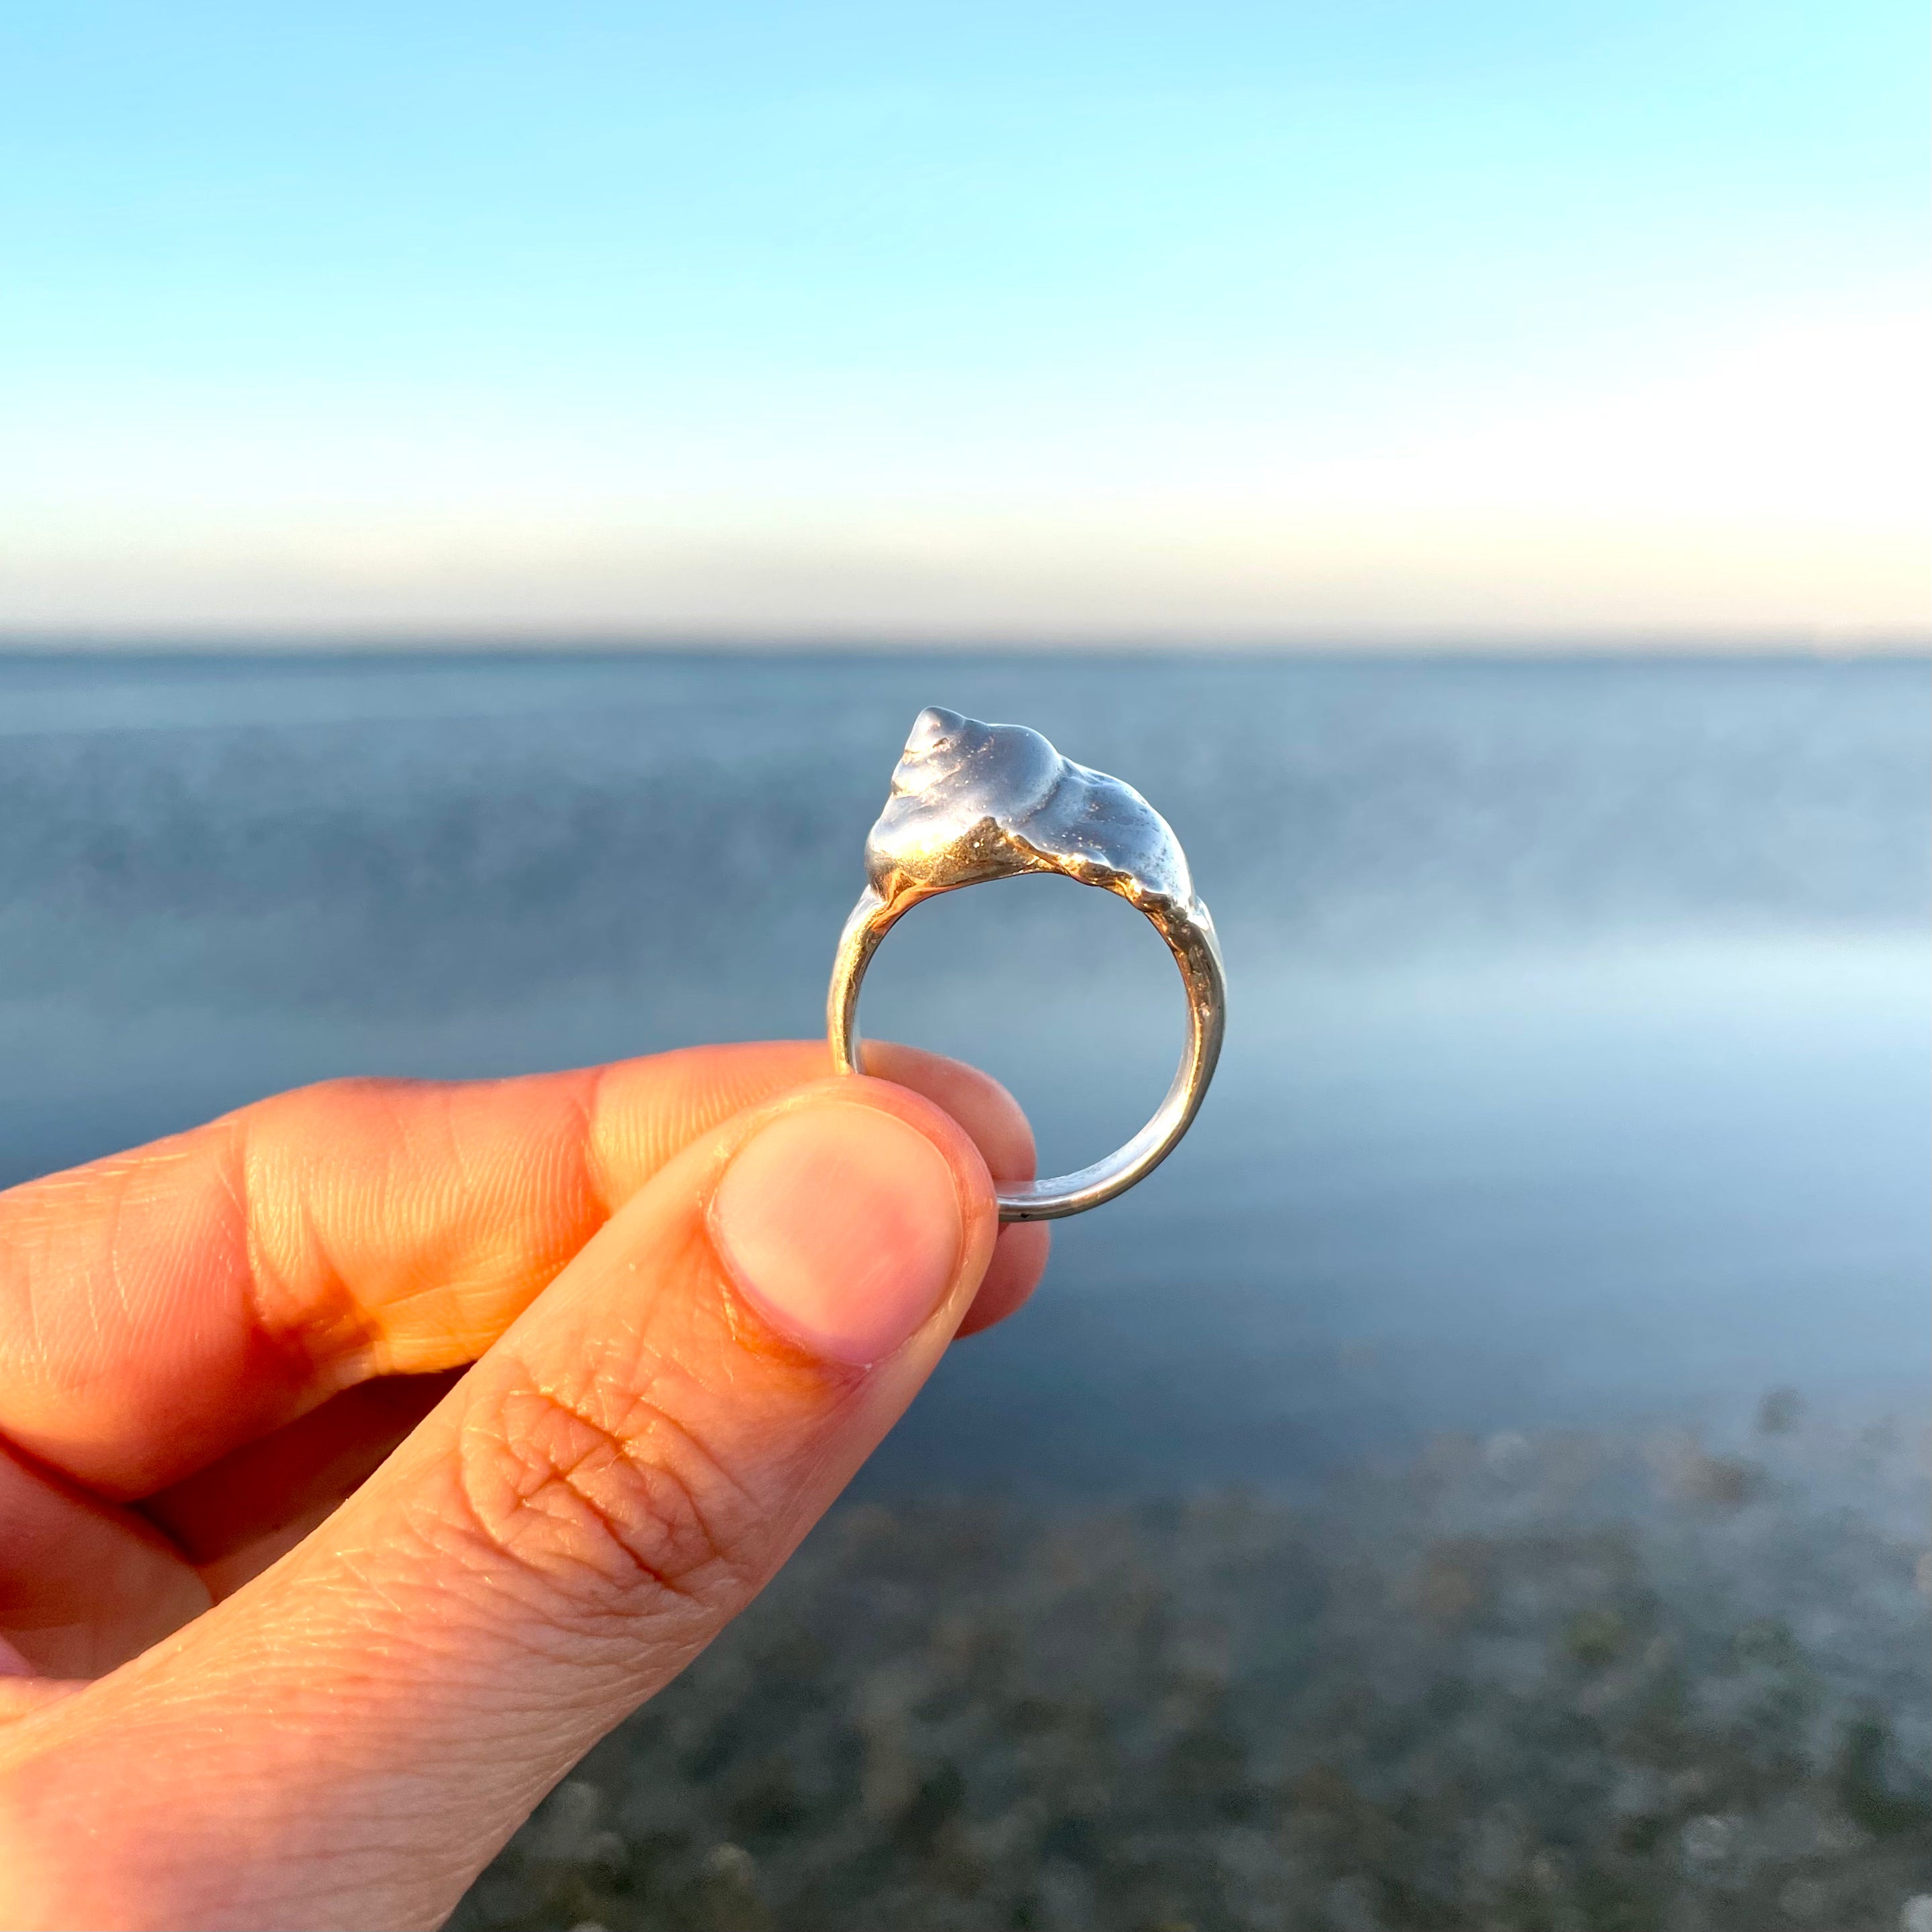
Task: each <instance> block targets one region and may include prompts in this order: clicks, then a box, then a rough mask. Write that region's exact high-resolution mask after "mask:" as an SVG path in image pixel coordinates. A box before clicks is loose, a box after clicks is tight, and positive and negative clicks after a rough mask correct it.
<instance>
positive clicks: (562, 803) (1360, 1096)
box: [0, 654, 1932, 1494]
mask: <svg viewBox="0 0 1932 1932" xmlns="http://www.w3.org/2000/svg"><path fill="white" fill-rule="evenodd" d="M1928 700H1932V681H1929V680H1928V675H1927V666H1926V665H1925V664H1923V663H1922V662H1911V661H1906V662H1901V661H1709V660H1705V661H1674V662H1660V661H1502V660H1481V659H1475V658H1471V659H1466V660H1446V659H1430V660H1413V661H1395V660H1381V661H1355V662H1346V661H1322V660H1310V659H1268V658H1256V657H1231V658H1216V657H1202V656H1186V657H1183V656H1178V655H1176V656H1165V657H1162V656H1154V657H1148V656H1136V657H1132V658H1119V657H1098V656H1078V657H1071V656H1052V657H1044V658H1036V659H1028V658H1024V657H1020V656H1003V655H992V656H976V657H970V658H968V657H959V658H952V657H943V656H935V655H923V654H922V655H916V656H914V655H864V656H844V657H832V656H799V655H782V656H781V655H772V656H745V655H719V656H674V655H673V656H581V657H572V656H545V657H535V656H460V655H438V656H434V657H425V656H409V657H404V656H398V657H380V656H369V655H344V656H338V657H323V656H308V655H305V656H287V655H260V656H254V657H236V656H224V657H181V658H161V657H143V658H117V657H96V656H78V655H77V656H74V657H68V658H58V657H19V658H10V659H0V1092H3V1093H4V1094H5V1097H6V1105H5V1109H4V1112H0V1184H10V1183H12V1182H13V1181H18V1180H20V1179H23V1178H26V1177H27V1176H28V1175H33V1174H36V1173H39V1172H45V1171H47V1170H49V1169H53V1168H56V1167H58V1166H65V1165H67V1164H68V1163H73V1162H75V1161H77V1160H83V1159H86V1158H88V1157H92V1156H94V1155H96V1154H103V1153H105V1152H107V1151H111V1150H113V1149H115V1148H121V1147H123V1146H126V1145H130V1144H132V1143H134V1142H139V1141H140V1140H142V1139H148V1138H150V1137H151V1136H154V1135H157V1134H160V1133H165V1132H167V1131H169V1130H172V1129H174V1128H175V1127H181V1126H184V1125H187V1124H190V1123H191V1122H193V1121H197V1120H200V1119H202V1118H206V1117H208V1115H211V1114H213V1113H214V1112H217V1111H219V1110H220V1109H225V1108H227V1107H229V1106H234V1105H236V1104H237V1103H240V1102H242V1101H245V1100H248V1099H251V1098H252V1097H255V1096H257V1095H259V1094H263V1093H266V1092H268V1091H272V1090H273V1089H275V1088H281V1087H284V1086H287V1085H291V1084H293V1083H295V1082H302V1081H307V1080H313V1079H321V1078H323V1077H326V1076H330V1075H334V1074H340V1073H407V1074H424V1075H439V1076H462V1075H483V1074H497V1073H511V1072H515V1071H519V1070H527V1069H533V1068H539V1067H553V1066H558V1065H563V1064H574V1063H577V1062H583V1061H593V1060H599V1059H603V1058H610V1057H613V1056H617V1055H628V1054H634V1053H643V1052H651V1051H652V1050H654V1049H659V1048H663V1047H668V1046H676V1045H679V1044H682V1043H688V1042H693V1041H697V1040H709V1039H720V1038H739V1037H755V1036H760V1035H769V1034H816V1033H817V1032H818V1031H820V1027H821V1025H822V1020H821V1008H822V1002H823V997H824V989H825V982H826V974H827V971H828V970H829V964H830V959H831V953H832V942H833V939H834V937H835V934H836V932H837V931H838V926H839V924H840V922H841V919H843V917H844V913H845V912H846V910H847V907H848V906H849V904H850V901H851V900H852V898H853V895H854V894H855V893H856V890H857V889H858V886H859V883H860V873H859V848H860V845H861V843H862V839H863V838H864V835H865V830H866V828H867V826H868V825H869V823H870V822H871V819H872V817H873V816H874V814H875V813H876V811H877V808H878V806H879V805H880V802H881V800H882V799H883V794H884V790H885V786H886V778H887V776H888V774H889V772H890V769H891V767H892V763H893V760H894V758H895V755H896V753H897V751H898V745H899V743H900V742H901V739H902V737H903V736H904V732H905V730H906V727H907V725H908V724H910V721H911V719H912V717H913V714H914V712H916V710H917V709H918V708H919V706H921V705H922V704H924V703H934V702H936V703H944V704H947V705H950V706H954V707H956V708H958V709H963V710H965V711H968V712H972V713H974V714H976V715H980V716H983V717H989V718H1001V719H1008V720H1013V721H1019V722H1022V723H1026V724H1032V725H1034V726H1036V727H1038V728H1040V729H1041V730H1044V731H1045V732H1046V733H1048V734H1049V736H1051V737H1052V738H1053V739H1055V742H1057V743H1058V745H1060V746H1061V748H1062V749H1063V750H1064V751H1067V753H1068V754H1070V756H1073V757H1076V758H1078V759H1079V760H1082V761H1083V762H1085V763H1090V764H1093V765H1097V766H1100V767H1101V768H1103V769H1106V770H1109V771H1112V772H1117V773H1118V774H1120V775H1121V776H1123V777H1125V778H1127V779H1129V780H1130V781H1132V782H1133V783H1134V784H1136V785H1138V786H1139V787H1140V788H1141V789H1142V790H1144V791H1145V793H1147V794H1148V796H1149V797H1150V798H1151V799H1153V800H1154V802H1155V803H1156V804H1157V805H1158V806H1159V807H1160V809H1161V810H1162V811H1163V812H1164V813H1165V814H1166V816H1167V817H1169V819H1170V820H1171V821H1172V823H1173V824H1174V825H1175V828H1176V829H1177V830H1178V832H1179V833H1180V835H1181V838H1182V839H1183V841H1184V843H1185V844H1186V845H1187V849H1188V851H1189V853H1190V856H1191V857H1192V859H1193V862H1194V866H1195V870H1196V877H1197V880H1198V881H1199V884H1200V886H1201V887H1202V891H1203V893H1204V895H1205V897H1206V898H1207V899H1208V902H1209V903H1210V904H1211V906H1212V907H1214V911H1215V914H1216V917H1217V921H1218V922H1219V924H1220V929H1221V932H1222V935H1223V939H1224V941H1225V944H1226V952H1227V957H1228V962H1229V972H1230V976H1231V980H1232V988H1233V1003H1234V1004H1233V1008H1232V1023H1231V1027H1230V1031H1229V1040H1228V1046H1227V1050H1226V1055H1225V1056H1224V1058H1223V1063H1222V1071H1221V1073H1220V1076H1219V1079H1218V1080H1217V1085H1216V1087H1215V1089H1214V1093H1213V1094H1212V1096H1211V1099H1210V1101H1209V1103H1208V1107H1207V1109H1206V1111H1205V1113H1204V1114H1203V1115H1202V1118H1201V1120H1200V1121H1199V1124H1198V1125H1197V1127H1196V1129H1195V1130H1194V1132H1193V1134H1192V1135H1191V1136H1190V1138H1189V1139H1188V1141H1187V1143H1186V1144H1185V1145H1184V1147H1183V1148H1182V1149H1181V1151H1180V1152H1179V1153H1178V1154H1177V1155H1176V1156H1175V1157H1174V1159H1173V1160H1172V1161H1171V1162H1170V1163H1169V1164H1168V1165H1167V1166H1166V1167H1165V1168H1164V1169H1162V1171H1161V1172H1160V1173H1159V1174H1158V1175H1156V1176H1155V1177H1154V1178H1153V1179H1152V1180H1151V1181H1149V1182H1148V1183H1147V1184H1145V1186H1143V1187H1142V1188H1140V1189H1139V1190H1137V1191H1136V1193H1133V1194H1132V1195H1130V1196H1128V1197H1127V1198H1126V1199H1124V1200H1123V1201H1122V1202H1119V1203H1118V1204H1116V1205H1114V1206H1112V1207H1110V1208H1108V1209H1107V1210H1106V1211H1105V1212H1103V1213H1101V1214H1095V1215H1093V1216H1090V1217H1083V1218H1082V1219H1080V1220H1076V1221H1073V1222H1071V1223H1063V1224H1061V1226H1060V1228H1059V1229H1058V1232H1057V1234H1056V1251H1055V1261H1054V1265H1053V1268H1052V1273H1051V1274H1050V1276H1049V1280H1048V1282H1047V1283H1046V1287H1045V1288H1044V1289H1043V1292H1042V1293H1041V1294H1040V1297H1039V1298H1038V1299H1037V1302H1036V1304H1035V1305H1034V1307H1033V1308H1032V1309H1031V1310H1029V1312H1028V1313H1027V1315H1026V1316H1025V1317H1024V1319H1021V1320H1019V1321H1016V1322H1013V1323H1012V1324H1011V1325H1009V1326H1008V1327H1007V1328H1005V1329H1003V1330H1002V1331H999V1332H998V1333H996V1334H993V1335H991V1336H989V1337H986V1338H984V1339H982V1340H977V1341H975V1342H974V1343H972V1344H971V1346H967V1347H964V1348H962V1349H959V1351H957V1352H956V1354H955V1355H954V1357H953V1359H952V1360H951V1361H949V1362H948V1363H947V1365H946V1367H945V1368H944V1370H943V1371H942V1373H941V1376H939V1378H938V1381H937V1382H935V1385H934V1386H933V1387H932V1389H931V1390H930V1391H929V1393H928V1394H927V1395H926V1397H924V1398H923V1399H922V1401H921V1403H920V1404H919V1406H918V1408H917V1409H916V1411H915V1412H914V1413H913V1416H912V1417H911V1418H910V1420H909V1421H908V1422H907V1424H906V1425H905V1426H904V1427H903V1428H902V1429H901V1430H900V1431H899V1432H898V1434H897V1435H896V1436H895V1437H894V1438H893V1439H892V1442H891V1443H890V1444H889V1445H888V1448H887V1449H886V1451H885V1453H884V1454H883V1457H881V1458H880V1461H879V1463H878V1464H877V1466H875V1468H874V1469H873V1471H872V1472H871V1473H870V1475H869V1476H868V1479H867V1480H868V1484H869V1485H870V1487H871V1490H872V1491H873V1493H875V1494H890V1493H895V1492H898V1493H904V1492H907V1491H929V1490H934V1489H949V1490H951V1489H969V1490H970V1489H983V1488H985V1487H988V1486H989V1485H990V1486H995V1487H1001V1486H1015V1485H1018V1486H1028V1485H1037V1486H1043V1487H1046V1488H1048V1489H1056V1490H1062V1491H1067V1492H1074V1493H1088V1494H1093V1493H1101V1492H1109V1493H1111V1492H1135V1491H1139V1492H1144V1493H1145V1492H1149V1491H1156V1490H1173V1489H1177V1488H1178V1489H1186V1488H1189V1487H1194V1486H1199V1485H1203V1484H1216V1483H1220V1482H1224V1481H1230V1480H1235V1479H1242V1480H1247V1481H1256V1480H1259V1481H1262V1482H1264V1483H1266V1482H1271V1481H1281V1480H1284V1479H1288V1478H1295V1477H1297V1476H1298V1475H1303V1474H1305V1473H1308V1472H1313V1471H1315V1470H1318V1469H1322V1468H1326V1467H1330V1466H1334V1465H1335V1464H1336V1463H1339V1462H1341V1461H1343V1460H1350V1459H1353V1458H1355V1457H1358V1456H1359V1455H1360V1454H1361V1453H1362V1452H1364V1451H1380V1450H1384V1449H1388V1450H1391V1451H1400V1450H1401V1449H1403V1448H1406V1447H1409V1446H1412V1445H1414V1444H1415V1443H1417V1442H1420V1441H1421V1439H1424V1437H1426V1436H1429V1435H1430V1434H1431V1433H1433V1432H1436V1431H1439V1430H1444V1429H1461V1430H1472V1431H1475V1432H1478V1433H1490V1432H1495V1431H1497V1430H1529V1431H1535V1430H1544V1429H1547V1428H1550V1427H1556V1426H1571V1425H1582V1426H1589V1427H1597V1426H1605V1427H1628V1426H1631V1425H1637V1426H1643V1425H1644V1424H1646V1423H1649V1422H1651V1421H1697V1422H1699V1423H1701V1424H1704V1425H1705V1426H1706V1427H1710V1428H1712V1429H1715V1430H1719V1431H1721V1430H1724V1428H1726V1427H1729V1426H1730V1424H1731V1423H1733V1422H1734V1421H1736V1419H1737V1418H1740V1417H1742V1416H1744V1415H1747V1414H1748V1412H1749V1410H1750V1409H1751V1406H1752V1405H1754V1403H1756V1401H1757V1398H1758V1397H1760V1395H1761V1394H1763V1391H1765V1390H1766V1388H1770V1387H1772V1386H1775V1385H1793V1386H1795V1387H1796V1388H1797V1389H1798V1390H1799V1391H1801V1392H1802V1394H1805V1396H1807V1397H1810V1398H1813V1399H1814V1400H1820V1401H1822V1402H1823V1403H1826V1405H1827V1406H1829V1407H1830V1409H1832V1412H1834V1413H1836V1414H1856V1413H1861V1412H1866V1411H1867V1410H1869V1411H1873V1412H1876V1411H1878V1410H1881V1409H1886V1408H1892V1409H1900V1408H1902V1409H1904V1410H1906V1411H1907V1412H1910V1413H1912V1414H1917V1413H1919V1412H1922V1410H1923V1409H1924V1406H1925V1401H1926V1395H1927V1340H1928V1322H1927V1298H1926V1292H1925V1290H1926V1283H1927V1276H1928V1268H1929V1267H1932V1232H1929V1231H1928V1215H1927V1202H1928V1174H1932V1161H1929V1160H1928V1155H1932V1080H1928V1074H1932V1016H1929V1015H1928V1008H1927V999H1926V991H1927V967H1928V964H1932V937H1929V935H1932V925H1929V922H1928V911H1932V905H1928V880H1932V867H1929V866H1928V859H1932V805H1928V799H1932V784H1928V781H1929V780H1932V703H1928ZM865 1024H866V1028H867V1031H868V1033H871V1034H873V1035H874V1036H879V1037H883V1036H887V1035H890V1036H894V1037H898V1038H901V1039H904V1040H913V1041H916V1042H917V1043H920V1044H922V1045H927V1046H936V1047H938V1048H941V1049H944V1050H947V1051H949V1052H956V1053H959V1054H960V1055H963V1056H966V1057H969V1058H974V1059H977V1061H979V1062H980V1064H983V1065H984V1066H986V1067H988V1068H989V1070H992V1072H993V1073H995V1074H997V1075H998V1076H1000V1077H1001V1078H1002V1079H1004V1080H1005V1081H1006V1082H1007V1083H1008V1085H1010V1086H1011V1087H1012V1088H1013V1090H1014V1091H1015V1092H1016V1094H1019V1097H1021V1099H1022V1100H1023V1101H1024V1102H1025V1104H1026V1105H1027V1106H1028V1109H1029V1110H1030V1111H1031V1113H1032V1114H1033V1115H1034V1119H1035V1121H1036V1123H1037V1125H1038V1127H1039V1130H1040V1139H1041V1142H1042V1146H1043V1155H1044V1157H1045V1160H1046V1163H1048V1164H1049V1165H1050V1166H1052V1167H1054V1168H1055V1169H1064V1168H1066V1167H1069V1166H1077V1165H1079V1164H1080V1163H1082V1162H1084V1161H1085V1160H1088V1159H1090V1158H1091V1157H1094V1156H1095V1155H1097V1154H1099V1153H1100V1152H1102V1151H1104V1150H1105V1149H1106V1148H1109V1147H1111V1146H1112V1145H1115V1144H1116V1143H1117V1142H1119V1141H1120V1140H1121V1139H1124V1137H1125V1136H1126V1134H1127V1133H1128V1132H1129V1131H1130V1130H1132V1129H1133V1127H1136V1126H1137V1125H1138V1124H1139V1121H1141V1119H1142V1118H1143V1117H1144V1116H1145V1115H1146V1113H1147V1112H1148V1111H1150V1109H1151V1106H1152V1105H1153V1103H1154V1101H1155V1100H1157V1098H1158V1097H1159V1095H1160V1092H1161V1091H1163V1088H1164V1086H1165V1084H1166V1079H1167V1077H1168V1074H1169V1070H1170V1069H1171V1067H1172V1059H1173V1056H1174V1055H1175V1052H1176V1050H1177V1049H1178V1043H1179V1039H1180V1024H1181V1001H1180V998H1179V995H1178V989H1177V988H1176V986H1175V984H1174V983H1173V974H1172V965H1171V964H1170V963H1169V961H1168V959H1167V957H1166V953H1165V952H1164V950H1163V949H1162V947H1161V946H1160V942H1159V941H1158V940H1157V938H1155V936H1154V934H1153V933H1152V932H1151V929H1148V928H1147V927H1146V926H1145V924H1144V922H1142V921H1141V920H1140V919H1139V918H1138V916H1136V914H1134V913H1133V912H1132V911H1131V910H1129V909H1128V908H1127V907H1125V906H1124V905H1123V904H1121V903H1120V902H1118V901H1115V900H1113V899H1112V898H1109V897H1108V896H1106V895H1103V894H1100V893H1093V892H1081V891H1078V890H1076V889H1074V888H1073V887H1072V886H1070V885H1067V883H1065V882H1064V881H1061V880H1028V881H1021V882H1018V883H1012V884H1009V885H1006V886H1000V887H998V888H993V889H987V890H984V891H981V892H974V893H971V894H966V895H960V896H959V897H958V898H954V899H951V900H947V901H940V902H938V903H936V904H932V905H930V906H928V907H922V908H921V909H920V910H919V912H918V913H916V914H915V915H914V916H913V918H912V919H910V920H909V921H908V922H907V924H906V925H905V926H903V927H901V929H900V930H899V931H898V933H897V934H895V936H894V938H893V940H892V943H891V944H890V945H889V947H887V948H886V950H885V952H884V953H883V954H882V956H881V958H880V964H879V965H878V966H877V968H875V970H874V974H873V975H872V977H871V981H870V982H869V983H868V992H867V1002H866V1010H865Z"/></svg>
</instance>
